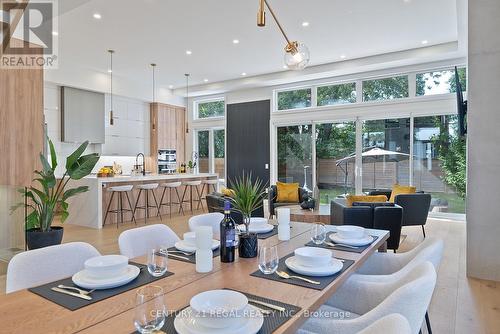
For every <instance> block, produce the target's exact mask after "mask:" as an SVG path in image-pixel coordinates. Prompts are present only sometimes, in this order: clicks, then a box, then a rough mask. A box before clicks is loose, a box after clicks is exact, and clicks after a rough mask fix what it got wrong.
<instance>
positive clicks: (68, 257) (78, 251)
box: [5, 242, 101, 293]
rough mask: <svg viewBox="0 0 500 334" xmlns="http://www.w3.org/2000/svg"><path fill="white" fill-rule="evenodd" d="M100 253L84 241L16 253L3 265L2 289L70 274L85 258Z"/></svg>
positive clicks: (8, 289) (23, 285)
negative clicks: (4, 281)
mask: <svg viewBox="0 0 500 334" xmlns="http://www.w3.org/2000/svg"><path fill="white" fill-rule="evenodd" d="M99 255H101V254H100V253H99V252H98V251H97V249H95V248H94V246H92V245H90V244H88V243H85V242H68V243H65V244H61V245H56V246H49V247H44V248H39V249H34V250H29V251H26V252H22V253H19V254H16V255H15V256H14V257H13V258H12V259H11V260H10V262H9V266H8V267H7V282H6V288H5V291H6V293H11V292H14V291H17V290H22V289H27V288H32V287H35V286H39V285H42V284H45V283H49V282H53V281H57V280H59V279H63V278H66V277H70V276H72V275H74V274H75V273H77V272H79V271H80V270H82V269H83V268H84V265H83V264H84V263H85V261H86V260H88V259H90V258H92V257H95V256H99Z"/></svg>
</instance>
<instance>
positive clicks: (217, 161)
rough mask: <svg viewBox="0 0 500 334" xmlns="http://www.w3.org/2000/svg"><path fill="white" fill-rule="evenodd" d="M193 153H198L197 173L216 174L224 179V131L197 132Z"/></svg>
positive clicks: (208, 130)
mask: <svg viewBox="0 0 500 334" xmlns="http://www.w3.org/2000/svg"><path fill="white" fill-rule="evenodd" d="M195 140H196V144H195V152H197V153H198V171H199V172H200V173H217V174H219V179H224V178H225V146H226V145H225V130H224V129H207V130H197V131H196V135H195Z"/></svg>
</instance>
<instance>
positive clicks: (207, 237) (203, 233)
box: [194, 226, 213, 250]
mask: <svg viewBox="0 0 500 334" xmlns="http://www.w3.org/2000/svg"><path fill="white" fill-rule="evenodd" d="M194 232H195V235H196V249H197V250H198V249H210V250H211V249H212V240H213V231H212V227H210V226H198V227H197V228H195V230H194Z"/></svg>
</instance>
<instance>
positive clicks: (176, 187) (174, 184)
mask: <svg viewBox="0 0 500 334" xmlns="http://www.w3.org/2000/svg"><path fill="white" fill-rule="evenodd" d="M181 185H182V182H180V181H178V182H169V183H162V184H160V187H162V188H163V192H162V194H161V199H160V209H161V207H162V205H165V206H168V207H169V214H170V218H172V205H173V204H177V205H179V211H182V215H184V209H183V208H182V205H181V196H180V195H179V187H180V186H181ZM167 189H168V199H169V201H168V202H166V203H164V202H163V198H164V197H165V193H166V192H167ZM172 190H175V193H176V194H177V202H173V201H172Z"/></svg>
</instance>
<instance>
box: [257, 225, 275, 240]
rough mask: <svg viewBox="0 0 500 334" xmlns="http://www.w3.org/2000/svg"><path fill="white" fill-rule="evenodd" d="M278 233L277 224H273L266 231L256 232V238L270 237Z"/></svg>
mask: <svg viewBox="0 0 500 334" xmlns="http://www.w3.org/2000/svg"><path fill="white" fill-rule="evenodd" d="M276 234H278V225H274V228H273V229H272V230H271V231H269V232H266V233H257V238H259V239H267V238H270V237H272V236H273V235H276Z"/></svg>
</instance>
